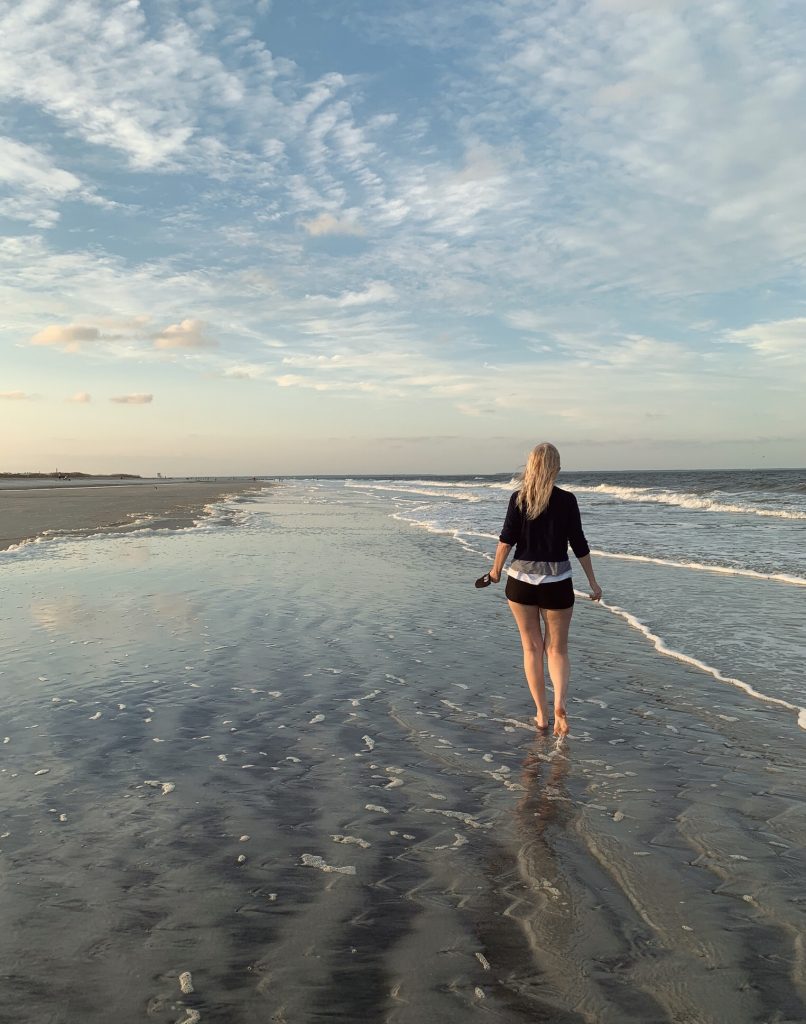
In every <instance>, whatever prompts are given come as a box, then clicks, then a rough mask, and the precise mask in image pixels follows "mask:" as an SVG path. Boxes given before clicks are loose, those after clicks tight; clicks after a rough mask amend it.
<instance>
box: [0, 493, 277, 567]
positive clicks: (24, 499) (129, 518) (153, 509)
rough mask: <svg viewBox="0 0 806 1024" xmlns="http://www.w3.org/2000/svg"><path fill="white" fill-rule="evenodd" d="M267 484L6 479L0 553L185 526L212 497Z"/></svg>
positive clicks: (0, 512)
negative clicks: (57, 540) (46, 542)
mask: <svg viewBox="0 0 806 1024" xmlns="http://www.w3.org/2000/svg"><path fill="white" fill-rule="evenodd" d="M20 483H21V484H22V486H19V484H20ZM267 486H270V484H269V483H268V482H267V481H252V480H249V481H246V480H244V479H243V478H241V479H236V478H226V477H219V478H217V479H216V480H215V481H189V480H141V481H132V480H103V481H102V480H69V481H67V480H65V481H54V480H47V481H44V480H37V481H14V485H10V484H8V483H6V482H4V483H3V484H2V485H0V552H2V551H8V550H11V549H13V548H15V547H17V546H18V545H24V544H28V543H32V542H35V541H37V540H42V539H50V538H52V537H61V536H69V537H76V536H90V535H92V534H94V533H104V532H109V531H114V532H124V531H126V530H130V529H137V528H139V527H142V526H143V525H148V526H150V527H152V528H154V529H181V528H183V527H186V526H189V525H192V523H193V522H195V520H196V519H198V518H199V516H200V515H201V514H202V513H203V511H204V508H205V506H206V505H208V504H210V502H213V501H220V500H221V499H222V498H224V497H226V496H228V495H236V494H248V493H252V492H258V491H260V490H262V489H263V488H264V487H267ZM144 518H147V519H148V522H147V524H146V523H143V522H142V520H143V519H144Z"/></svg>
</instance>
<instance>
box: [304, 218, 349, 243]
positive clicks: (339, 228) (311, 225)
mask: <svg viewBox="0 0 806 1024" xmlns="http://www.w3.org/2000/svg"><path fill="white" fill-rule="evenodd" d="M302 226H303V228H305V230H306V231H307V233H308V234H309V235H311V236H313V237H314V238H318V237H320V236H322V235H363V234H364V229H363V228H362V227H361V225H360V224H358V223H356V221H355V219H353V218H352V217H349V216H346V217H341V218H339V217H334V216H333V214H332V213H320V214H319V216H318V217H314V218H313V219H312V220H304V221H302Z"/></svg>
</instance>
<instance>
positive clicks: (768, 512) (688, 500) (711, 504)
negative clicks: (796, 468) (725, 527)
mask: <svg viewBox="0 0 806 1024" xmlns="http://www.w3.org/2000/svg"><path fill="white" fill-rule="evenodd" d="M574 491H575V493H577V494H610V495H612V496H613V497H614V498H621V499H622V501H637V502H645V501H647V502H654V503H655V504H659V505H676V506H678V507H679V508H689V509H695V510H697V511H705V512H735V513H738V514H740V515H754V516H767V517H769V518H771V519H806V512H799V511H797V510H795V509H783V508H781V509H772V508H758V507H757V506H753V505H740V504H738V503H735V502H726V501H715V500H714V499H713V498H706V497H703V496H702V495H699V494H689V493H687V492H678V491H656V490H650V489H649V488H646V487H617V486H616V485H614V484H597V485H596V486H595V487H585V486H582V485H575V486H574Z"/></svg>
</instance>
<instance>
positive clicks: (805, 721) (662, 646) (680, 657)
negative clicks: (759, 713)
mask: <svg viewBox="0 0 806 1024" xmlns="http://www.w3.org/2000/svg"><path fill="white" fill-rule="evenodd" d="M575 593H576V594H577V596H578V597H585V596H587V595H585V594H581V593H580V592H579V591H575ZM599 603H600V605H601V607H602V608H606V609H607V611H609V612H612V613H613V614H614V615H618V616H620V617H621V618H622V619H624V621H625V622H627V623H628V624H629V625H630V626H632V627H633V629H637V630H638V632H639V633H643V635H644V636H645V637H646V638H647V640H649V641H650V643H651V644H652V645H653V646H654V648H655V650H656V651H658V653H659V654H664V655H666V657H667V658H674V659H675V661H682V662H684V663H685V664H686V665H691V666H693V667H694V668H697V669H699V670H700V671H701V672H707V673H708V675H711V676H713V677H714V679H716V680H718V681H719V682H720V683H729V684H730V685H731V686H735V687H737V689H739V690H743V691H744V692H745V693H746V694H747V695H748V696H750V697H754V698H755V699H756V700H760V701H764V703H766V704H775V705H777V706H778V707H782V708H786V709H787V711H794V712H795V714H796V715H797V716H798V725H799V726H800V728H801V729H806V708H802V707H798V705H797V704H792V703H791V702H790V701H788V700H784V699H783V698H782V697H771V696H770V695H769V694H766V693H762V692H761V691H760V690H757V689H756V688H755V687H754V686H751V685H750V683H746V682H745V681H744V680H743V679H736V678H735V677H733V676H726V675H724V674H723V673H722V672H720V671H719V669H718V668H714V666H713V665H709V664H708V663H707V662H705V661H701V660H700V659H699V658H693V657H692V656H691V655H689V654H684V653H683V652H682V651H678V650H676V649H675V648H674V647H669V645H668V644H667V643H666V641H665V640H663V639H661V637H659V636H658V635H657V634H656V633H653V632H652V630H651V629H650V628H649V626H647V625H646V624H645V623H643V622H641V620H640V619H639V618H637V616H635V615H633V614H632V612H628V611H626V610H625V609H624V608H619V606H618V605H615V604H608V603H607V602H606V601H600V602H599Z"/></svg>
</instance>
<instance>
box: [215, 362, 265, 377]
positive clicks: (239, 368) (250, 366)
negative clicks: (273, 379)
mask: <svg viewBox="0 0 806 1024" xmlns="http://www.w3.org/2000/svg"><path fill="white" fill-rule="evenodd" d="M265 375H266V367H265V366H260V365H259V364H257V363H242V364H239V365H236V366H228V367H227V368H226V369H225V370H224V371H223V376H224V377H231V378H232V379H233V380H260V379H261V378H262V377H264V376H265Z"/></svg>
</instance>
